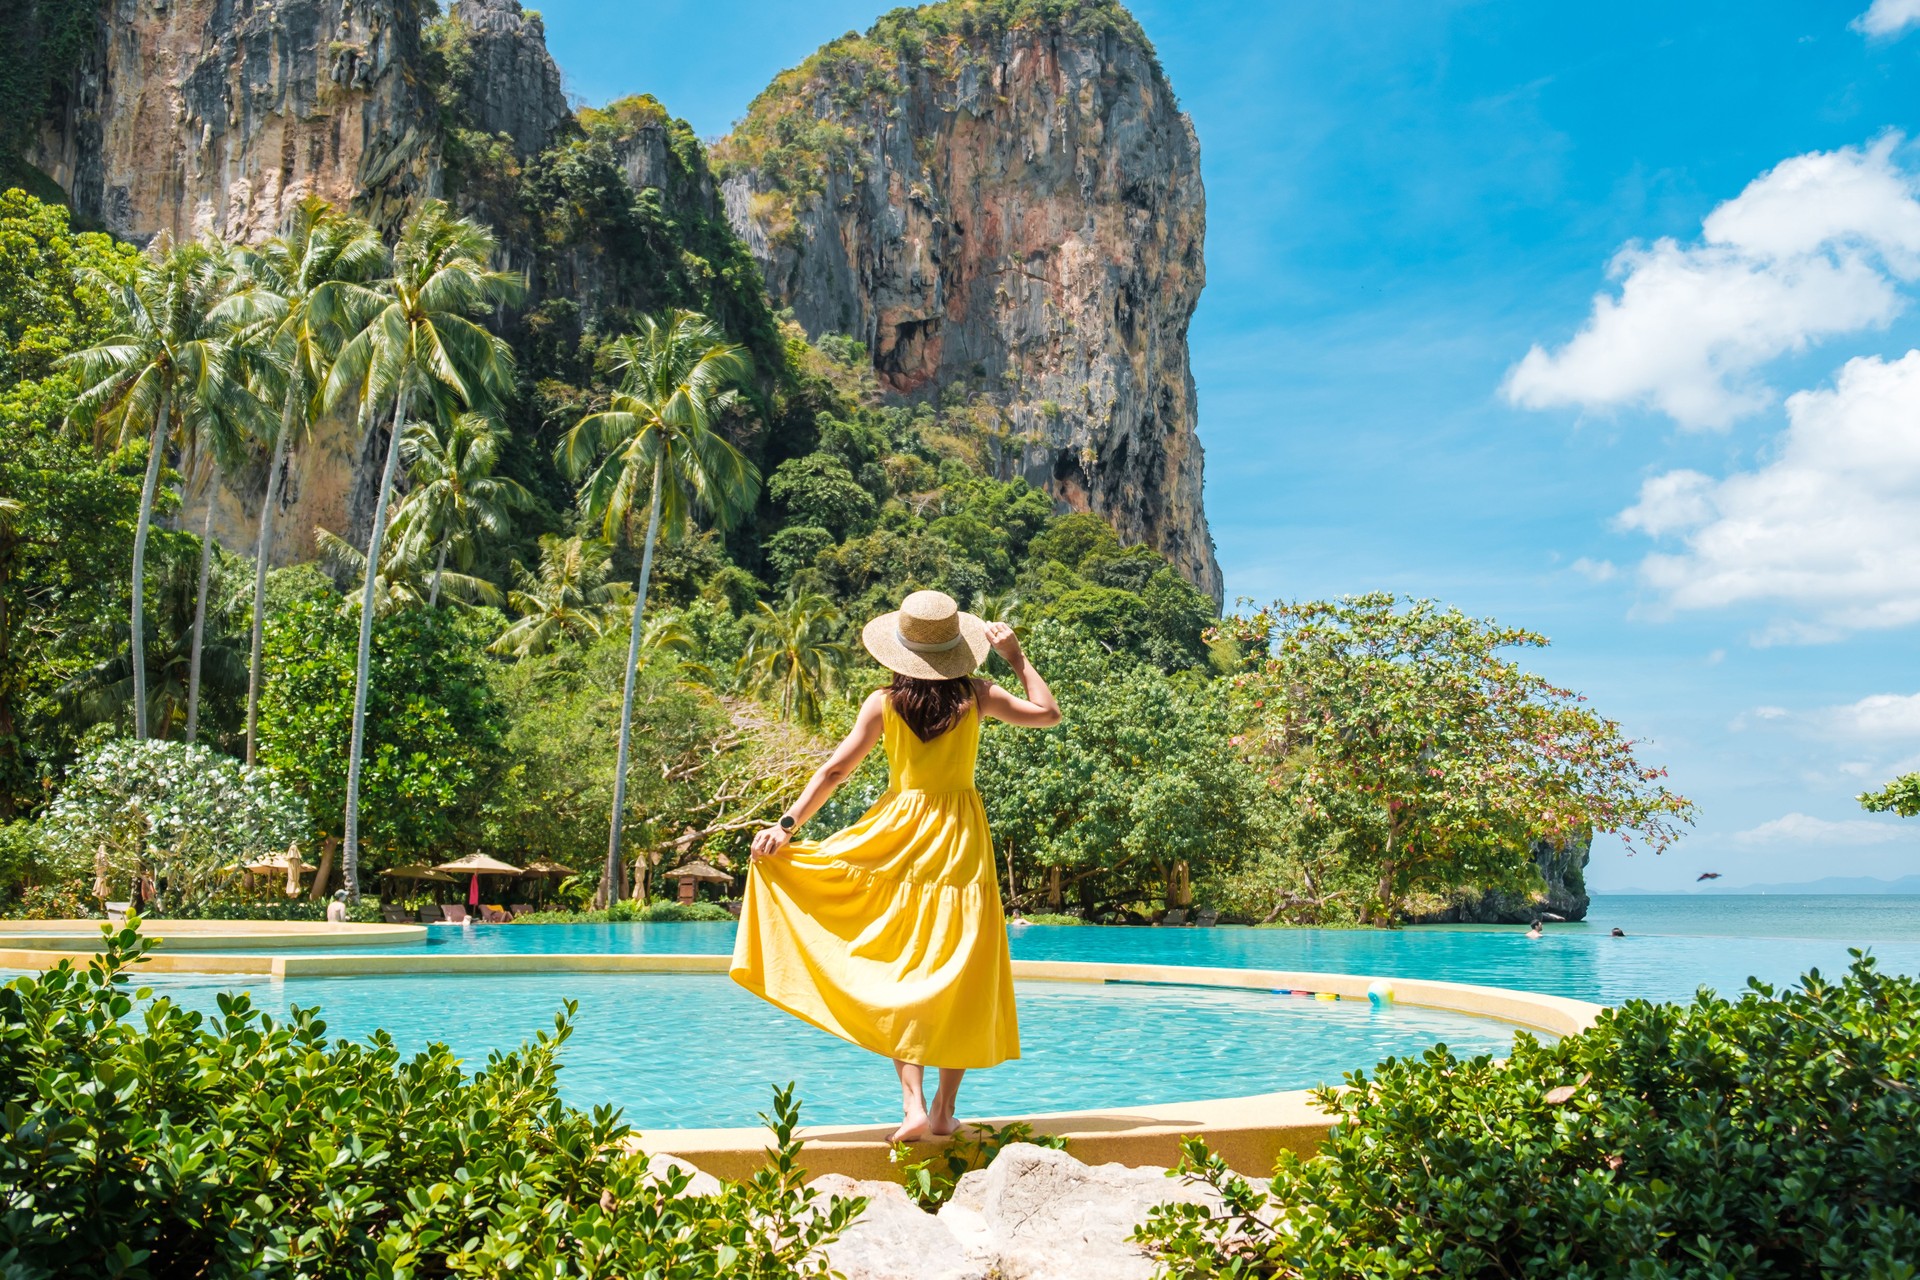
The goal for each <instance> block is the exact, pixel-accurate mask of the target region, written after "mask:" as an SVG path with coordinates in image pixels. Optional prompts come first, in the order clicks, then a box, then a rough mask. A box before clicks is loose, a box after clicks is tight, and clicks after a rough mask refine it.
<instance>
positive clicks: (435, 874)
mask: <svg viewBox="0 0 1920 1280" xmlns="http://www.w3.org/2000/svg"><path fill="white" fill-rule="evenodd" d="M380 874H381V875H383V876H390V877H392V878H393V879H395V880H436V881H438V882H440V883H441V884H452V883H453V877H452V876H450V875H448V874H447V873H446V872H444V871H435V870H434V869H433V868H432V867H430V866H428V865H427V864H426V863H424V862H409V863H407V864H406V865H404V866H398V867H388V868H387V869H386V870H385V871H382V872H381V873H380Z"/></svg>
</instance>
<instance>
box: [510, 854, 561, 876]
mask: <svg viewBox="0 0 1920 1280" xmlns="http://www.w3.org/2000/svg"><path fill="white" fill-rule="evenodd" d="M520 874H521V875H523V876H527V877H530V878H531V877H535V876H570V875H572V874H574V871H573V868H572V867H563V866H561V865H560V864H559V863H557V862H549V861H548V860H547V859H545V858H542V859H540V860H539V861H538V862H529V863H528V864H527V865H526V867H525V868H524V869H523V870H522V871H521V872H520Z"/></svg>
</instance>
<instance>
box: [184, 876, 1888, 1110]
mask: <svg viewBox="0 0 1920 1280" xmlns="http://www.w3.org/2000/svg"><path fill="white" fill-rule="evenodd" d="M1615 926H1618V927H1620V928H1622V929H1623V930H1625V931H1626V934H1627V936H1626V937H1624V938H1615V937H1612V936H1611V935H1610V930H1611V929H1612V928H1613V927H1615ZM733 932H734V926H733V925H731V924H706V925H540V926H513V925H505V926H501V925H494V926H473V927H466V928H461V927H453V926H442V927H436V928H434V929H433V930H431V933H430V936H429V938H428V940H427V941H426V942H425V943H422V944H419V945H417V946H412V947H407V948H379V950H380V951H382V952H383V953H387V954H391V953H392V952H394V951H395V950H400V951H417V952H427V953H434V954H448V953H459V952H467V953H476V952H495V953H498V952H512V953H519V954H549V955H554V954H565V953H581V952H590V953H592V952H597V953H628V954H631V953H668V952H679V953H693V954H724V953H726V952H728V951H730V950H731V949H732V946H733ZM1011 940H1012V948H1013V954H1014V955H1015V956H1016V957H1018V958H1022V959H1030V960H1094V961H1111V962H1135V963H1140V962H1146V963H1163V964H1185V965H1204V966H1225V967H1238V968H1272V969H1297V970H1320V971H1330V972H1344V973H1364V974H1380V975H1387V976H1405V977H1422V978H1439V979H1446V980H1450V981H1456V982H1473V983H1486V984H1490V985H1495V986H1506V987H1518V988H1523V989H1528V990H1534V991H1545V992H1550V993H1553V994H1558V995H1567V996H1573V997H1576V998H1579V999H1585V1000H1593V1001H1597V1002H1601V1003H1617V1002H1619V1001H1621V1000H1625V999H1628V998H1631V997H1635V996H1646V997H1652V998H1656V999H1674V1000H1682V999H1686V998H1687V997H1689V996H1691V995H1692V994H1693V992H1694V991H1695V990H1696V989H1697V988H1699V987H1702V986H1707V987H1713V988H1716V989H1718V990H1720V991H1722V992H1723V993H1729V994H1730V993H1733V992H1736V991H1738V990H1739V989H1740V988H1741V987H1743V986H1744V985H1745V983H1746V981H1747V979H1748V978H1749V977H1758V978H1760V979H1761V980H1763V981H1766V982H1771V983H1776V984H1785V983H1789V982H1792V981H1793V980H1794V979H1796V978H1798V977H1799V976H1800V975H1801V974H1802V973H1804V972H1806V971H1807V970H1808V969H1812V968H1818V969H1821V970H1823V971H1825V972H1828V973H1837V972H1838V971H1840V970H1843V969H1844V968H1845V967H1846V965H1847V962H1848V959H1849V957H1848V954H1847V953H1848V949H1849V948H1850V947H1854V946H1859V947H1864V948H1866V949H1868V950H1870V951H1871V952H1872V953H1873V954H1874V955H1875V956H1876V957H1878V959H1879V961H1880V963H1881V965H1882V966H1883V967H1885V968H1887V969H1890V970H1896V971H1900V972H1906V973H1920V897H1884V898H1861V897H1835V898H1787V897H1732V896H1699V897H1695V896H1690V895H1687V896H1682V895H1673V896H1660V897H1656V896H1651V895H1646V896H1621V897H1613V898H1607V897H1601V898H1597V899H1596V900H1595V902H1594V905H1593V908H1592V912H1591V914H1590V917H1589V919H1588V920H1587V921H1586V922H1584V923H1581V924H1573V925H1555V926H1551V927H1550V928H1549V929H1548V932H1547V935H1546V936H1545V937H1544V938H1542V939H1539V940H1537V941H1530V940H1528V939H1527V938H1526V937H1524V936H1523V934H1522V931H1521V930H1519V929H1517V928H1503V929H1490V928H1471V927H1463V928H1444V927H1435V928H1420V929H1406V930H1401V931H1397V932H1381V931H1372V930H1317V929H1244V928H1242V929H1233V928H1221V929H1145V928H1139V929H1094V928H1058V927H1044V926H1033V927H1028V928H1021V929H1015V930H1013V931H1012V933H1011ZM336 954H337V953H336ZM150 981H152V982H153V984H154V985H155V986H156V988H158V989H159V990H161V991H163V992H164V993H165V994H167V995H169V996H172V997H173V998H174V999H176V1000H179V1001H181V1002H182V1003H184V1004H187V1005H189V1006H191V1007H194V1008H199V1009H203V1010H211V1009H213V1008H214V998H215V995H216V994H217V993H218V992H220V991H223V990H230V989H233V988H234V987H235V986H236V985H243V984H242V982H241V980H238V979H234V978H188V977H171V978H155V979H151V980H150ZM245 985H251V987H252V990H253V991H254V995H255V997H256V1000H257V1001H258V1002H259V1003H260V1004H261V1005H263V1006H264V1007H266V1008H268V1009H270V1010H276V1011H277V1010H282V1009H284V1008H285V1006H286V1005H288V1004H289V1003H298V1004H301V1005H316V1004H317V1005H320V1006H322V1007H323V1009H324V1010H325V1012H326V1017H327V1020H328V1024H329V1029H330V1031H331V1032H332V1033H333V1034H336V1035H343V1036H347V1037H351V1038H361V1037H364V1036H365V1035H367V1034H368V1033H369V1032H370V1031H372V1030H373V1029H374V1028H375V1027H385V1028H387V1029H388V1030H389V1031H391V1032H392V1033H393V1034H394V1035H395V1037H396V1039H397V1040H399V1042H400V1043H401V1044H402V1045H403V1046H406V1047H409V1048H418V1047H420V1046H422V1045H424V1044H426V1043H429V1042H431V1041H440V1042H443V1043H445V1044H447V1045H449V1046H450V1047H452V1048H453V1049H454V1050H455V1051H456V1052H457V1053H459V1054H461V1055H462V1056H463V1057H465V1058H467V1059H468V1061H469V1062H471V1063H473V1064H475V1065H478V1064H479V1063H481V1062H483V1061H484V1060H485V1057H486V1054H487V1052H488V1050H490V1049H494V1048H506V1047H511V1046H512V1045H515V1044H517V1043H519V1042H521V1041H522V1040H524V1039H526V1038H528V1037H530V1036H532V1035H533V1034H534V1033H535V1032H536V1031H539V1030H542V1029H544V1028H546V1027H547V1026H549V1025H550V1024H551V1022H552V1018H553V1014H554V1012H555V1011H556V1010H557V1009H558V1008H559V1007H560V1004H561V1001H562V1000H563V999H567V998H573V999H577V1000H578V1001H579V1002H580V1013H579V1016H578V1018H577V1020H576V1029H575V1033H574V1038H573V1039H572V1041H570V1042H569V1045H568V1047H567V1049H566V1051H565V1056H564V1062H565V1064H566V1066H565V1070H564V1071H563V1072H562V1073H561V1079H562V1088H563V1091H564V1092H565V1093H566V1094H567V1096H568V1097H569V1098H570V1099H572V1100H574V1101H576V1102H579V1103H583V1104H587V1103H602V1102H614V1103H617V1104H619V1105H621V1106H623V1107H625V1108H626V1109H627V1113H628V1115H629V1118H630V1119H631V1120H632V1121H633V1122H634V1123H636V1124H638V1125H640V1126H641V1127H643V1128H669V1127H685V1126H705V1125H734V1124H750V1123H753V1120H754V1116H755V1114H756V1113H757V1112H758V1111H759V1110H761V1109H763V1108H764V1107H765V1106H766V1103H767V1096H768V1085H769V1083H771V1082H785V1081H788V1080H793V1081H797V1082H798V1084H799V1086H800V1094H801V1097H802V1098H803V1100H804V1101H805V1103H806V1108H807V1110H806V1115H807V1117H808V1118H809V1119H810V1120H814V1121H819V1122H828V1123H850V1122H860V1121H871V1120H878V1119H883V1118H885V1117H886V1116H887V1115H888V1114H889V1110H890V1105H891V1102H892V1098H893V1091H892V1085H891V1083H890V1075H889V1072H888V1070H887V1068H886V1067H885V1065H884V1064H882V1063H879V1062H877V1061H876V1060H874V1059H873V1058H872V1057H871V1056H869V1055H867V1054H865V1053H863V1052H861V1051H859V1050H857V1049H854V1048H852V1047H850V1046H848V1045H845V1044H843V1043H841V1042H840V1041H838V1040H836V1039H834V1038H832V1037H831V1036H828V1035H826V1034H824V1033H822V1032H819V1031H816V1030H814V1029H812V1028H810V1027H807V1026H805V1025H803V1024H800V1023H798V1022H795V1021H793V1020H792V1019H789V1018H787V1017H785V1016H784V1015H781V1014H779V1013H777V1012H776V1011H774V1010H773V1009H771V1008H770V1007H768V1006H766V1005H765V1004H763V1003H761V1002H760V1001H758V1000H756V999H754V998H753V997H751V996H749V995H747V994H746V993H744V992H742V991H741V990H739V989H738V988H736V987H734V986H733V984H732V983H731V982H729V981H727V980H726V979H725V978H724V977H720V976H717V975H711V976H710V975H698V976H695V975H658V976H655V975H611V974H553V975H513V976H508V975H487V976H485V977H471V978H460V977H452V976H423V977H404V978H361V979H297V980H292V981H286V982H274V981H272V980H270V979H263V980H259V981H257V982H256V983H252V984H245ZM1020 1001H1021V1006H1020V1007H1021V1027H1022V1032H1023V1037H1024V1040H1025V1046H1026V1057H1025V1058H1023V1059H1022V1060H1021V1061H1019V1062H1017V1063H1012V1064H1008V1065H1006V1066H1004V1067H1001V1068H999V1069H996V1070H994V1071H991V1072H985V1073H980V1074H978V1075H977V1076H976V1077H975V1078H974V1079H973V1081H972V1082H971V1083H970V1084H969V1085H968V1088H967V1103H966V1105H967V1108H968V1109H969V1110H970V1111H971V1112H972V1113H973V1114H976V1115H979V1114H992V1113H1002V1114H1004V1113H1017V1112H1023V1111H1038V1110H1056V1109H1065V1108H1080V1107H1118V1106H1125V1105H1137V1104H1145V1103H1155V1102H1168V1101H1177V1100H1180V1099H1183V1098H1186V1099H1192V1098H1200V1097H1224V1096H1232V1095H1235V1094H1243V1093H1255V1092H1261V1091H1264V1090H1270V1089H1284V1088H1300V1087H1306V1086H1309V1085H1313V1084H1318V1083H1322V1082H1327V1081H1335V1080H1338V1079H1339V1077H1340V1076H1341V1074H1342V1073H1344V1072H1345V1071H1348V1070H1351V1069H1353V1068H1355V1067H1364V1066H1368V1065H1371V1064H1372V1063H1374V1062H1375V1061H1377V1060H1378V1059H1380V1058H1381V1057H1384V1056H1386V1055H1388V1054H1407V1053H1414V1052H1419V1051H1420V1050H1422V1049H1424V1048H1425V1047H1426V1046H1428V1045H1430V1044H1432V1043H1434V1042H1436V1041H1445V1042H1446V1043H1447V1044H1449V1045H1451V1046H1453V1047H1454V1048H1456V1049H1458V1050H1462V1051H1467V1052H1480V1051H1498V1050H1501V1049H1503V1048H1504V1047H1505V1046H1506V1045H1507V1044H1508V1043H1509V1042H1510V1040H1511V1035H1512V1031H1511V1029H1510V1028H1508V1027H1505V1026H1503V1025H1501V1024H1498V1023H1492V1022H1486V1021H1482V1020H1478V1019H1473V1018H1465V1017H1460V1016H1457V1015H1450V1014H1439V1013H1430V1012H1427V1011H1424V1010H1410V1009H1391V1010H1385V1011H1382V1010H1376V1009H1373V1008H1370V1007H1369V1006H1366V1005H1363V1004H1359V1003H1350V1002H1341V1003H1338V1004H1327V1003H1323V1002H1316V1001H1306V1000H1300V999H1297V998H1294V997H1282V996H1275V995H1272V994H1269V993H1264V992H1234V991H1221V990H1208V989H1203V988H1175V987H1153V986H1129V985H1107V986H1101V987H1092V986H1080V985H1073V984H1045V983H1034V984H1023V985H1022V988H1021V993H1020Z"/></svg>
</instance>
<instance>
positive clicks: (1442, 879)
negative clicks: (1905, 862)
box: [1228, 594, 1692, 923]
mask: <svg viewBox="0 0 1920 1280" xmlns="http://www.w3.org/2000/svg"><path fill="white" fill-rule="evenodd" d="M1228 633H1229V634H1230V635H1231V636H1232V637H1233V638H1235V639H1236V640H1237V641H1239V642H1240V643H1241V644H1243V645H1245V646H1246V647H1247V648H1248V649H1249V650H1250V651H1252V652H1253V653H1256V654H1264V655H1265V656H1264V657H1262V658H1259V659H1258V660H1256V661H1253V662H1252V663H1251V664H1250V667H1249V669H1248V670H1247V671H1246V672H1244V673H1243V674H1241V675H1240V676H1238V677H1236V679H1235V681H1234V684H1235V686H1236V692H1237V695H1238V697H1237V701H1238V705H1239V709H1240V716H1241V718H1242V720H1243V722H1244V723H1245V724H1246V725H1247V726H1248V728H1247V732H1246V735H1245V739H1244V740H1245V742H1246V745H1247V748H1248V750H1249V752H1250V754H1251V755H1252V756H1253V757H1254V758H1256V759H1258V760H1260V761H1261V762H1262V765H1263V767H1264V768H1266V769H1268V770H1270V771H1271V774H1272V779H1273V785H1274V789H1275V791H1276V792H1277V793H1278V794H1279V795H1280V796H1281V798H1282V799H1283V801H1284V803H1285V805H1286V809H1287V811H1288V813H1289V814H1290V816H1291V818H1292V825H1291V827H1290V829H1289V831H1288V835H1289V838H1290V839H1291V840H1293V841H1294V842H1295V843H1296V845H1297V848H1298V851H1299V858H1298V862H1299V864H1300V866H1301V868H1302V871H1303V879H1304V877H1305V875H1306V874H1309V873H1315V872H1317V873H1318V880H1317V882H1313V881H1308V882H1307V883H1306V886H1305V887H1306V888H1307V890H1308V892H1309V893H1310V894H1311V895H1312V896H1313V897H1315V898H1318V899H1320V900H1323V901H1324V900H1325V898H1326V897H1328V896H1329V895H1331V894H1335V893H1345V894H1351V895H1352V897H1353V898H1354V899H1355V900H1357V902H1358V903H1359V907H1360V910H1359V915H1360V918H1361V919H1362V920H1368V919H1380V920H1384V921H1385V922H1388V923H1391V922H1392V921H1394V920H1395V919H1397V918H1398V917H1399V915H1400V914H1401V913H1402V912H1403V911H1404V910H1405V906H1406V903H1407V900H1408V898H1409V896H1410V895H1411V894H1413V893H1415V892H1418V891H1423V890H1424V891H1427V892H1446V891H1449V890H1454V889H1459V888H1467V887H1474V888H1488V887H1511V888H1525V887H1526V886H1527V884H1528V883H1529V882H1530V881H1531V880H1532V879H1534V878H1535V877H1536V874H1537V873H1536V871H1535V869H1534V866H1533V864H1532V862H1531V859H1530V858H1529V857H1528V855H1527V849H1528V847H1529V844H1530V842H1531V841H1533V840H1536V839H1547V840H1557V841H1565V840H1569V839H1574V838H1579V837H1581V836H1582V835H1584V834H1585V833H1586V832H1588V831H1602V832H1616V833H1619V834H1620V835H1621V836H1622V837H1623V838H1625V837H1627V836H1629V835H1631V834H1634V833H1637V834H1639V835H1640V836H1641V837H1642V839H1643V840H1644V842H1645V843H1646V844H1647V845H1648V846H1649V847H1651V848H1652V849H1654V850H1655V851H1656V852H1657V851H1659V850H1660V849H1662V848H1664V847H1665V846H1666V845H1667V844H1668V843H1670V842H1671V841H1672V840H1673V839H1675V838H1676V836H1677V834H1678V831H1677V828H1678V826H1679V824H1681V823H1684V822H1686V821H1689V820H1690V817H1691V812H1692V806H1691V805H1690V804H1689V803H1688V801H1687V800H1686V799H1685V798H1684V797H1681V796H1678V795H1675V794H1674V793H1672V792H1671V791H1669V790H1668V789H1667V788H1666V786H1665V785H1664V784H1663V783H1662V781H1661V779H1663V778H1664V777H1665V776H1666V773H1665V770H1663V769H1657V768H1652V767H1650V766H1647V765H1644V764H1642V763H1641V762H1640V761H1639V760H1638V759H1637V758H1636V757H1635V755H1634V751H1633V747H1634V743H1633V742H1632V740H1631V739H1629V738H1627V737H1626V736H1625V734H1623V733H1622V732H1621V730H1620V726H1619V725H1618V724H1616V723H1615V722H1613V721H1611V720H1608V719H1606V718H1604V717H1602V716H1600V715H1598V714H1596V713H1595V712H1594V711H1593V710H1591V709H1590V708H1589V707H1587V706H1586V705H1585V699H1583V698H1581V697H1580V696H1579V695H1578V694H1575V693H1573V692H1572V691H1570V690H1567V689H1562V688H1559V687H1557V686H1555V685H1553V684H1551V683H1549V682H1548V681H1546V680H1544V679H1542V678H1541V677H1539V676H1537V675H1535V674H1533V673H1532V672H1529V671H1526V670H1525V669H1523V668H1522V667H1520V665H1519V664H1518V663H1516V662H1515V661H1513V660H1512V659H1511V658H1509V657H1508V656H1507V651H1508V650H1511V649H1515V648H1543V647H1545V645H1546V644H1547V640H1546V637H1544V636H1541V635H1537V634H1535V633H1533V632H1530V631H1526V630H1523V629H1521V628H1518V627H1507V626H1502V625H1500V624H1499V623H1496V622H1493V621H1491V620H1487V619H1477V618H1470V617H1468V616H1466V615H1465V614H1463V613H1461V612H1460V611H1459V610H1457V609H1449V608H1445V607H1443V606H1441V605H1438V604H1436V603H1435V602H1433V601H1430V600H1415V601H1411V602H1408V603H1406V604H1404V605H1403V604H1402V603H1401V602H1399V601H1397V600H1395V598H1394V597H1392V596H1390V595H1385V594H1371V595H1364V596H1353V597H1349V598H1347V599H1344V600H1339V601H1314V602H1304V603H1287V604H1276V605H1274V606H1273V607H1271V608H1270V609H1267V610H1265V611H1264V612H1261V613H1259V614H1255V615H1252V616H1251V617H1246V618H1238V619H1234V620H1233V622H1232V624H1231V626H1230V627H1229V628H1228Z"/></svg>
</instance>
